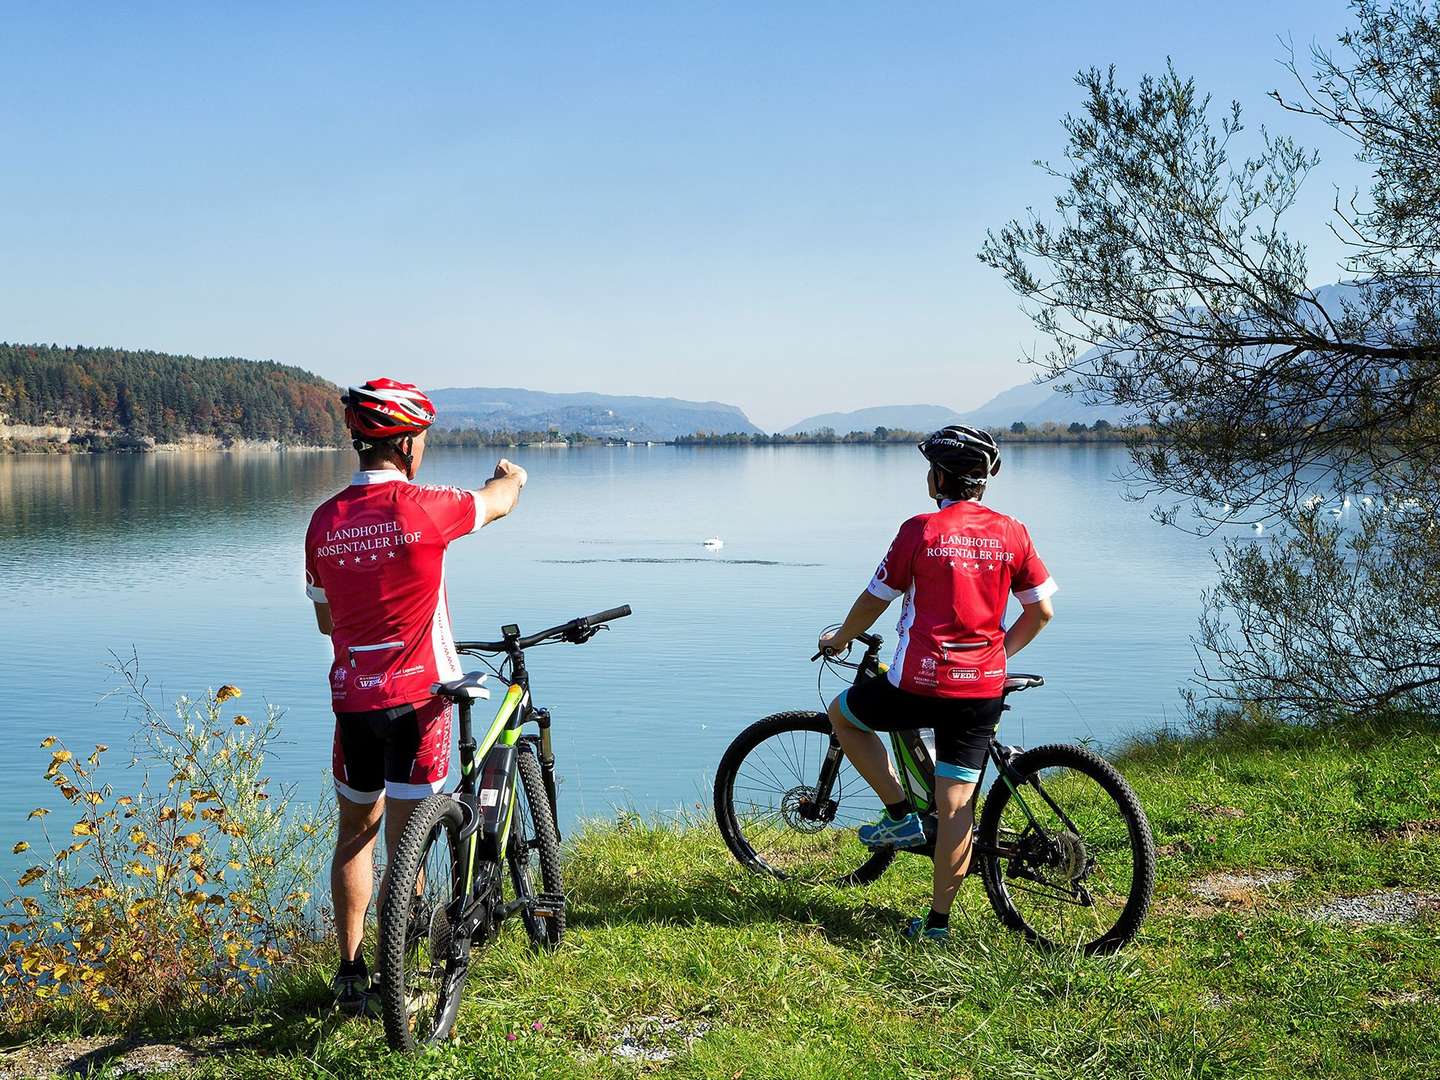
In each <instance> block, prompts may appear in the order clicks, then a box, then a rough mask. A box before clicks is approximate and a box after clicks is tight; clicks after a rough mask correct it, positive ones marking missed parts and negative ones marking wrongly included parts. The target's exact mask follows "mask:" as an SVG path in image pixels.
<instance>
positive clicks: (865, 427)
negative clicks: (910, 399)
mask: <svg viewBox="0 0 1440 1080" xmlns="http://www.w3.org/2000/svg"><path fill="white" fill-rule="evenodd" d="M958 415H959V414H958V413H956V411H955V410H954V409H947V408H946V407H945V406H943V405H876V406H873V407H871V408H868V409H856V410H855V411H854V412H833V413H821V414H820V415H819V416H808V417H806V418H805V419H804V420H801V421H800V422H799V423H796V424H791V425H790V426H789V427H787V428H786V429H785V430H784V431H781V432H779V434H781V435H794V434H796V433H797V432H802V431H819V430H821V429H822V428H830V429H831V430H832V431H834V432H836V433H837V434H840V435H846V434H849V433H850V432H852V431H874V430H875V429H876V428H877V427H887V428H897V429H900V430H903V431H934V430H935V429H936V428H938V427H943V426H944V425H945V424H948V423H951V422H953V421H954V420H955V418H956V417H957V416H958Z"/></svg>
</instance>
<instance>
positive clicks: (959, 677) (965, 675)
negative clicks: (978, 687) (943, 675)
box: [949, 667, 980, 682]
mask: <svg viewBox="0 0 1440 1080" xmlns="http://www.w3.org/2000/svg"><path fill="white" fill-rule="evenodd" d="M949 677H950V681H951V682H975V681H976V680H977V679H979V678H980V672H979V670H978V669H977V668H973V667H954V668H951V669H950V675H949Z"/></svg>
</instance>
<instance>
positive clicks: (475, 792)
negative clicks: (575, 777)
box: [379, 604, 630, 1050]
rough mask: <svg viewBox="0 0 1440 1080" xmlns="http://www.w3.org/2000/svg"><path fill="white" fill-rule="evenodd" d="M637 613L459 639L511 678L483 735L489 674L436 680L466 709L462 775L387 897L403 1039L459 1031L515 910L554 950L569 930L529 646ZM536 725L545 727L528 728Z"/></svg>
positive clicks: (389, 976) (387, 996)
mask: <svg viewBox="0 0 1440 1080" xmlns="http://www.w3.org/2000/svg"><path fill="white" fill-rule="evenodd" d="M629 614H630V606H629V605H628V604H626V605H624V606H622V607H617V608H611V609H610V610H608V611H601V612H598V613H597V614H595V615H590V616H586V617H584V618H579V619H572V620H570V621H569V622H567V623H563V624H561V625H559V626H552V627H550V628H549V629H548V630H541V631H540V632H539V633H535V634H528V635H524V636H522V635H521V634H520V628H519V627H518V626H515V625H513V624H512V625H509V626H503V627H501V628H500V633H501V636H502V639H501V640H500V641H457V642H456V643H455V648H456V651H457V652H460V653H464V654H466V655H469V656H483V655H484V654H500V655H501V656H503V660H502V661H501V666H500V667H499V668H498V669H496V668H492V672H491V673H493V674H494V675H495V676H496V677H497V679H499V680H500V681H501V682H502V683H503V684H504V686H505V693H504V697H503V698H502V699H501V702H500V707H499V709H498V710H497V711H496V713H495V717H494V719H493V720H491V721H490V724H489V727H488V728H486V730H485V732H484V734H483V735H481V736H480V738H479V739H478V740H477V739H476V738H475V734H474V731H473V729H472V727H471V722H470V713H471V709H472V708H473V706H474V704H475V702H477V701H482V700H485V699H486V698H488V697H489V696H490V692H489V689H488V688H487V687H486V686H485V682H486V681H487V679H488V678H489V674H487V673H481V672H470V673H468V674H466V675H465V676H463V677H462V678H459V679H455V680H453V681H451V682H445V683H438V684H436V685H435V686H432V687H431V693H433V694H437V695H439V696H443V697H447V698H449V699H450V700H451V701H452V702H454V703H455V704H456V705H457V706H458V708H459V714H460V722H459V743H460V782H459V785H458V786H457V787H456V789H455V790H454V791H448V792H441V793H438V794H435V795H431V796H430V797H429V798H427V799H425V800H424V801H423V802H421V803H420V805H419V806H417V807H416V808H415V811H414V813H413V814H412V815H411V817H410V820H409V822H408V823H407V824H406V826H405V830H404V832H403V833H402V834H401V836H400V842H399V844H397V845H396V848H395V851H394V852H393V853H392V856H391V861H390V869H389V873H388V874H387V876H386V879H385V887H384V890H383V891H382V894H381V897H380V948H379V954H380V955H379V968H380V998H381V1004H382V1007H383V1008H382V1013H383V1016H384V1020H385V1037H386V1039H388V1040H389V1043H390V1045H391V1047H393V1048H394V1049H396V1050H413V1049H416V1048H417V1047H421V1046H427V1045H432V1044H434V1043H437V1042H440V1041H441V1040H442V1039H444V1038H445V1037H446V1036H447V1035H449V1034H450V1031H451V1029H452V1028H453V1027H454V1025H455V1017H456V1014H457V1013H458V1012H459V1009H460V997H461V993H462V992H463V990H464V988H465V979H466V976H467V975H468V973H469V969H470V955H471V950H472V949H475V948H483V947H484V946H485V945H487V944H489V943H490V942H491V941H493V940H494V939H495V937H496V935H497V934H498V933H499V931H500V926H501V924H502V923H503V922H504V921H505V920H506V919H508V918H510V917H511V916H513V915H518V916H520V919H521V921H522V922H523V923H524V925H525V932H526V933H527V934H528V935H529V937H530V941H531V943H532V944H533V945H534V946H535V947H536V948H542V949H552V948H554V947H555V946H556V945H558V944H559V943H560V939H561V938H562V937H563V936H564V934H565V885H564V882H563V880H562V878H561V874H560V831H559V829H558V828H557V827H556V821H557V815H556V806H555V753H554V750H553V749H552V747H551V740H550V722H551V721H550V712H549V710H547V709H543V708H541V707H540V706H538V705H536V704H535V703H534V701H533V699H532V698H531V696H530V673H529V671H528V670H527V668H526V666H525V650H527V649H532V648H535V647H536V646H539V645H545V644H550V643H558V642H569V643H570V644H573V645H580V644H583V643H584V642H587V641H589V640H590V639H591V638H592V637H594V636H595V634H597V633H598V632H599V631H601V630H603V629H606V624H607V623H609V622H612V621H613V620H615V619H623V618H624V617H625V616H627V615H629ZM486 663H487V665H488V661H487V662H486ZM528 723H534V724H535V725H536V727H537V729H538V734H534V735H521V734H520V730H521V728H522V726H523V725H525V724H528ZM505 869H508V871H509V879H510V888H511V892H512V896H511V897H510V898H509V899H507V898H506V896H505V894H504V877H505V873H504V870H505Z"/></svg>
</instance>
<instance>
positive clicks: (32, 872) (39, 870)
mask: <svg viewBox="0 0 1440 1080" xmlns="http://www.w3.org/2000/svg"><path fill="white" fill-rule="evenodd" d="M44 876H45V868H44V867H43V866H32V867H31V868H30V869H29V870H26V871H25V873H23V874H21V875H20V880H19V881H17V882H16V883H15V884H16V885H18V886H19V887H20V888H22V889H23V888H24V887H25V886H26V885H29V884H30V883H31V882H32V881H39V880H40V879H41V878H42V877H44Z"/></svg>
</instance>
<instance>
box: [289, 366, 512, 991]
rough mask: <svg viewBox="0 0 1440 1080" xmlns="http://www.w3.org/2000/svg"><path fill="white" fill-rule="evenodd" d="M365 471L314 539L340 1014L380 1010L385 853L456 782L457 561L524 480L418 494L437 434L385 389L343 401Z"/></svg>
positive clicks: (310, 570) (393, 387)
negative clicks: (377, 920) (375, 944)
mask: <svg viewBox="0 0 1440 1080" xmlns="http://www.w3.org/2000/svg"><path fill="white" fill-rule="evenodd" d="M341 400H342V401H343V402H344V404H345V423H346V426H347V427H349V429H350V433H351V436H352V438H353V439H354V445H355V449H356V451H357V452H358V453H359V455H360V469H359V471H357V472H356V473H355V475H354V476H353V477H351V481H350V485H349V486H348V487H346V488H345V490H343V491H341V492H340V493H339V494H337V495H335V496H333V497H332V498H330V499H329V500H327V501H326V502H325V503H324V504H322V505H321V506H320V507H319V509H317V510H316V511H315V513H314V516H313V517H312V518H311V520H310V528H309V531H308V532H307V534H306V538H305V579H306V592H307V594H308V595H309V597H310V599H311V600H312V601H314V604H315V620H316V622H317V623H318V625H319V627H320V632H321V633H322V634H327V635H329V637H330V640H331V642H332V645H333V648H334V660H333V663H332V664H331V667H330V695H331V699H332V704H333V706H334V709H335V742H334V753H333V770H334V774H335V792H336V800H337V802H338V803H339V811H340V815H339V828H338V833H337V836H336V841H335V858H334V862H333V864H332V866H331V871H330V889H331V895H332V898H333V901H334V906H335V934H336V937H337V939H338V942H339V946H340V967H339V971H338V972H337V973H336V976H335V979H334V981H333V983H332V986H333V989H334V991H335V999H336V1004H337V1006H338V1007H339V1008H341V1009H342V1010H344V1011H347V1012H353V1013H361V1012H365V1011H369V1010H370V1008H371V1002H372V1001H373V1000H374V996H373V994H372V992H371V991H372V979H371V977H370V974H369V970H368V967H367V965H366V963H365V956H364V953H363V945H364V935H365V916H366V912H367V911H368V910H369V907H370V901H371V897H372V890H373V886H374V873H373V866H374V851H375V841H376V839H377V838H378V836H379V834H380V828H381V823H382V822H383V823H384V828H385V843H386V849H387V850H390V849H392V848H393V845H394V844H395V843H396V842H397V841H398V839H399V837H400V834H401V833H402V832H403V831H404V828H405V823H406V822H407V821H408V820H409V818H410V814H411V812H412V811H413V810H414V808H415V807H416V806H417V805H418V804H419V802H420V801H421V800H422V799H424V798H425V797H426V796H427V795H430V794H432V793H434V792H436V791H439V790H440V788H441V787H442V786H443V785H444V783H445V777H446V773H447V771H448V769H449V763H450V704H449V702H448V701H446V700H445V699H443V698H437V697H434V696H433V695H432V694H431V693H430V687H431V686H432V685H433V684H435V683H437V682H442V681H445V680H449V679H454V678H458V677H460V675H461V671H460V663H459V659H458V657H457V656H456V654H455V643H454V635H453V634H452V633H451V630H450V615H449V609H448V605H447V603H446V598H445V562H444V560H445V551H446V548H448V547H449V545H450V542H451V541H452V540H456V539H458V538H459V537H461V536H465V535H468V534H469V533H472V532H475V531H476V530H477V529H479V528H481V527H482V526H484V525H488V524H489V523H490V522H492V521H495V520H496V519H498V518H502V517H505V516H506V515H507V514H509V513H510V512H511V511H512V510H514V509H515V506H516V503H517V502H518V501H519V498H520V489H521V488H523V487H524V486H525V480H526V475H525V470H524V469H522V468H520V466H518V465H514V464H511V463H510V462H509V461H506V460H505V459H503V458H502V459H501V460H500V462H499V464H497V465H496V466H495V475H494V476H493V477H492V478H491V479H489V480H488V481H487V482H486V483H485V484H484V486H483V487H481V488H480V489H479V490H478V491H467V490H464V489H461V488H452V487H438V486H432V485H424V484H416V483H413V481H414V479H415V474H416V473H417V472H418V471H419V469H420V463H421V461H422V460H423V458H424V456H425V433H426V429H428V428H429V427H430V425H431V424H432V423H434V421H435V407H434V405H433V404H431V402H430V399H429V398H428V397H426V396H425V394H424V393H423V392H422V391H421V390H420V389H419V388H418V387H416V386H413V385H411V384H410V383H402V382H396V381H395V380H393V379H372V380H370V381H369V382H367V383H365V384H364V385H363V386H353V387H351V388H350V389H349V391H348V392H347V393H346V394H345V395H344V396H343V397H342V398H341Z"/></svg>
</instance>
